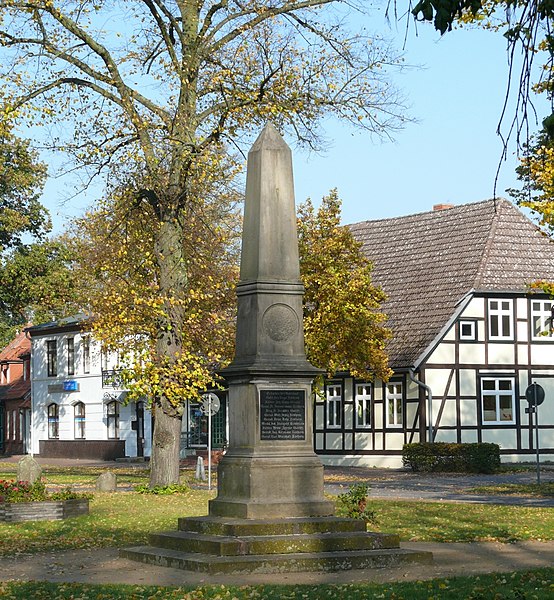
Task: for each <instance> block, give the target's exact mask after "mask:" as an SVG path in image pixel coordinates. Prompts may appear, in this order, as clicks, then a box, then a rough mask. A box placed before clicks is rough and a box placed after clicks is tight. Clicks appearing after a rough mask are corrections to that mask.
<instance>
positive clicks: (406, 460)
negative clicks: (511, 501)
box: [402, 442, 500, 473]
mask: <svg viewBox="0 0 554 600" xmlns="http://www.w3.org/2000/svg"><path fill="white" fill-rule="evenodd" d="M402 463H403V464H404V466H405V467H409V468H410V469H412V471H449V472H458V473H494V472H495V471H496V470H497V469H498V468H499V467H500V446H499V445H498V444H489V443H482V444H449V443H446V442H435V443H432V444H430V443H429V442H419V443H416V444H404V447H403V448H402Z"/></svg>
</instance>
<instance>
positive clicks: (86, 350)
mask: <svg viewBox="0 0 554 600" xmlns="http://www.w3.org/2000/svg"><path fill="white" fill-rule="evenodd" d="M81 342H82V344H83V373H90V335H85V336H83V337H82V338H81Z"/></svg>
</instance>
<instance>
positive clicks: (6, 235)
mask: <svg viewBox="0 0 554 600" xmlns="http://www.w3.org/2000/svg"><path fill="white" fill-rule="evenodd" d="M45 178H46V166H45V165H44V164H43V163H40V162H39V160H38V156H37V154H36V152H34V151H33V150H31V149H30V147H29V142H28V141H25V140H21V139H20V138H18V137H16V136H15V135H13V133H12V125H11V123H9V122H5V121H4V122H2V121H0V254H2V253H3V252H4V251H5V250H7V249H9V248H12V247H14V246H19V245H21V244H22V238H23V236H24V235H26V234H29V235H31V236H34V237H38V238H40V237H42V236H43V235H44V234H45V233H47V232H48V231H49V230H50V227H51V224H50V217H49V215H48V211H47V210H46V209H45V208H44V206H42V204H41V203H40V202H39V197H40V194H41V192H42V186H43V184H44V180H45Z"/></svg>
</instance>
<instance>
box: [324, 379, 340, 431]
mask: <svg viewBox="0 0 554 600" xmlns="http://www.w3.org/2000/svg"><path fill="white" fill-rule="evenodd" d="M341 425H342V387H341V385H340V384H331V385H328V386H327V427H330V428H339V427H340V426H341Z"/></svg>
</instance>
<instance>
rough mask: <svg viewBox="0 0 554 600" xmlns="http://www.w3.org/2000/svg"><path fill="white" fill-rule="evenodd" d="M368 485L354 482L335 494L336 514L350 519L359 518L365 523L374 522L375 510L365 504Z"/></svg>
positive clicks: (375, 520)
mask: <svg viewBox="0 0 554 600" xmlns="http://www.w3.org/2000/svg"><path fill="white" fill-rule="evenodd" d="M368 491H369V486H368V485H367V484H366V483H356V484H354V485H351V486H350V489H349V490H348V491H347V492H345V493H344V494H339V495H338V496H337V515H338V516H339V517H348V518H350V519H360V520H362V521H365V522H366V523H376V522H377V517H376V515H375V511H373V510H371V509H370V508H369V507H368V505H367V494H368Z"/></svg>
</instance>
